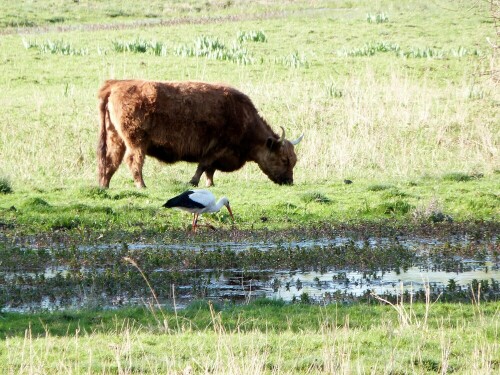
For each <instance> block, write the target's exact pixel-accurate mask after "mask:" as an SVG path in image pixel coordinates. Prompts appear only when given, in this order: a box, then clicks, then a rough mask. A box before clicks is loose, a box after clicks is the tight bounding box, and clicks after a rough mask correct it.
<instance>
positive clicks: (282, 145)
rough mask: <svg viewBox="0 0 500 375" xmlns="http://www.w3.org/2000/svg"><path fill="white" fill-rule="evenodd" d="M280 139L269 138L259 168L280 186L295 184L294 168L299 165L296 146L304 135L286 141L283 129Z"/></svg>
mask: <svg viewBox="0 0 500 375" xmlns="http://www.w3.org/2000/svg"><path fill="white" fill-rule="evenodd" d="M281 130H282V134H281V137H280V138H279V139H276V138H274V137H269V138H268V139H267V141H266V147H265V151H264V154H265V156H264V157H262V158H260V161H259V163H258V164H259V167H260V169H261V170H262V172H264V173H265V174H266V175H267V177H269V178H270V179H271V181H273V182H275V183H277V184H280V185H284V184H286V185H291V184H293V167H295V164H296V163H297V156H296V155H295V150H294V146H295V145H296V144H297V143H299V142H300V141H301V140H302V137H303V136H304V135H301V136H300V137H299V138H297V139H296V140H293V141H289V140H287V139H285V129H283V128H281Z"/></svg>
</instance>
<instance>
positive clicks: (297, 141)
mask: <svg viewBox="0 0 500 375" xmlns="http://www.w3.org/2000/svg"><path fill="white" fill-rule="evenodd" d="M302 138H304V133H302V134H301V136H300V137H299V138H297V139H294V140H293V141H290V143H291V144H292V145H294V146H295V145H296V144H299V143H300V141H301V140H302Z"/></svg>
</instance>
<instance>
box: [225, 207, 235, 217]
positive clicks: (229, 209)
mask: <svg viewBox="0 0 500 375" xmlns="http://www.w3.org/2000/svg"><path fill="white" fill-rule="evenodd" d="M226 207H227V210H228V211H229V215H231V219H233V221H234V216H233V211H231V207H230V206H229V204H228V205H226Z"/></svg>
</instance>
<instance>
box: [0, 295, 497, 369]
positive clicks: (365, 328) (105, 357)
mask: <svg viewBox="0 0 500 375" xmlns="http://www.w3.org/2000/svg"><path fill="white" fill-rule="evenodd" d="M499 308H500V306H499V304H498V303H489V304H482V305H457V304H451V305H450V304H438V305H423V304H418V305H412V304H398V305H396V306H394V308H393V307H389V306H380V305H379V306H377V305H373V306H367V305H364V306H363V305H354V306H349V307H346V306H334V305H330V306H326V307H318V306H308V305H284V304H282V303H280V302H270V301H257V302H254V304H252V305H249V306H232V307H231V306H229V307H225V308H222V309H221V308H220V307H218V306H215V307H210V306H209V305H207V304H206V303H198V304H195V305H192V306H190V307H189V308H188V309H186V310H183V311H181V312H179V313H177V314H174V313H173V312H172V311H164V310H161V311H160V310H146V309H135V310H121V311H118V312H114V311H113V312H110V311H108V312H106V311H101V312H95V313H94V314H91V313H88V312H87V313H81V312H66V313H56V314H46V313H45V314H44V313H39V314H34V315H31V316H28V317H26V315H18V314H4V315H2V317H1V318H2V320H0V334H1V336H2V337H3V340H1V341H0V348H1V350H0V359H1V361H0V369H1V371H2V372H4V373H23V374H24V373H26V374H32V373H61V372H64V373H83V372H85V373H121V374H129V373H152V374H165V373H168V374H186V373H189V374H195V373H196V374H198V373H200V374H204V373H205V374H206V373H213V374H331V373H335V374H352V373H356V374H365V373H369V374H389V373H392V374H412V373H414V374H435V373H441V374H446V373H454V374H455V373H456V374H494V373H497V372H498V370H499V369H500V361H499V359H500V345H499V342H500V337H499V326H498V322H499V320H500V319H499V318H500V315H499V313H500V309H499ZM6 321H7V322H9V323H6Z"/></svg>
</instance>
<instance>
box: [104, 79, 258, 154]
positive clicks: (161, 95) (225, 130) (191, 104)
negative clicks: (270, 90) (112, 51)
mask: <svg viewBox="0 0 500 375" xmlns="http://www.w3.org/2000/svg"><path fill="white" fill-rule="evenodd" d="M99 95H100V96H102V97H106V96H107V97H108V98H109V99H108V100H109V108H110V110H111V111H112V112H113V113H112V114H111V118H112V121H113V123H114V124H115V126H117V128H119V132H120V133H121V134H122V135H123V136H125V137H128V138H129V142H128V143H129V144H133V145H134V146H140V145H139V143H142V147H144V148H145V149H146V150H149V151H146V152H147V153H148V154H152V155H153V156H156V157H158V158H159V159H161V160H164V161H168V162H174V161H177V160H186V161H196V160H198V159H199V158H201V157H203V156H204V155H207V154H208V153H213V152H214V151H217V150H221V149H222V148H224V147H226V148H227V147H231V145H234V147H241V143H242V140H243V138H244V137H245V135H246V134H247V133H248V132H249V131H251V129H249V128H251V127H252V126H255V123H256V119H257V118H258V114H257V110H256V109H255V107H254V105H253V103H252V102H251V100H250V99H249V98H248V96H246V95H245V94H243V93H241V92H240V91H238V90H236V89H235V88H232V87H230V86H227V85H222V84H211V83H205V82H194V81H188V82H169V81H141V80H123V81H122V80H109V81H106V82H105V84H104V85H103V87H102V88H101V90H100V94H99ZM159 150H161V155H159V154H158V152H159Z"/></svg>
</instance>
